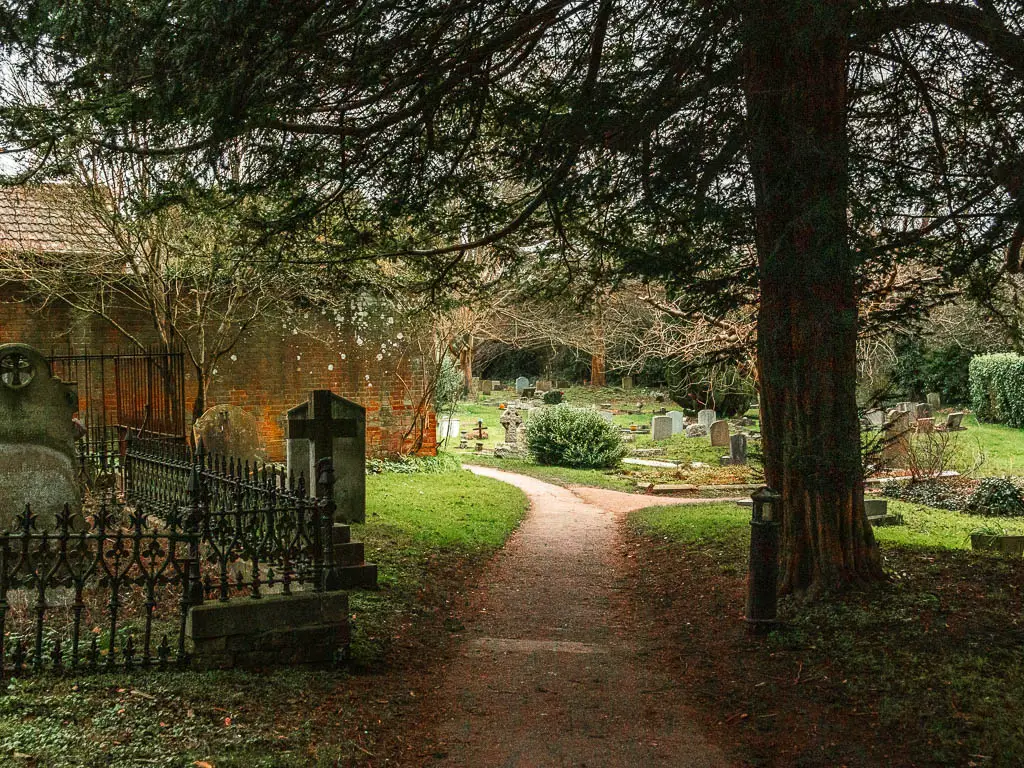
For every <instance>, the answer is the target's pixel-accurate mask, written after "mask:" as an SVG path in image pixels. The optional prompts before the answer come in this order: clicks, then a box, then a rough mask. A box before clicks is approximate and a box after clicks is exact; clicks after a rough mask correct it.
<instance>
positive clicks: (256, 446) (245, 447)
mask: <svg viewBox="0 0 1024 768" xmlns="http://www.w3.org/2000/svg"><path fill="white" fill-rule="evenodd" d="M192 432H193V434H194V435H195V439H196V444H197V445H198V444H199V443H200V442H202V444H203V447H204V449H205V450H206V452H207V453H209V454H213V455H219V456H228V457H233V458H235V459H238V460H240V461H248V462H249V463H250V464H253V463H254V462H256V461H263V460H264V458H265V454H264V452H263V443H262V441H261V440H260V427H259V422H257V421H256V417H255V416H253V415H252V414H251V413H249V412H248V411H247V410H245V409H244V408H240V407H239V406H237V405H215V406H213V408H210V409H208V410H207V411H206V413H204V414H203V415H202V416H200V417H199V419H198V420H197V421H196V423H195V424H194V425H193V426H192Z"/></svg>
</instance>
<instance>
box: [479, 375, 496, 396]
mask: <svg viewBox="0 0 1024 768" xmlns="http://www.w3.org/2000/svg"><path fill="white" fill-rule="evenodd" d="M493 389H494V382H493V381H491V380H490V379H483V380H482V381H481V382H480V392H481V393H483V394H485V395H489V394H491V390H493Z"/></svg>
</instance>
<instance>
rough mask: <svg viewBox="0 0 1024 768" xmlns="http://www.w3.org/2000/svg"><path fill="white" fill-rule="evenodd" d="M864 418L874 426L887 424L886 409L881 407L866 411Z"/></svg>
mask: <svg viewBox="0 0 1024 768" xmlns="http://www.w3.org/2000/svg"><path fill="white" fill-rule="evenodd" d="M864 418H865V419H866V420H867V422H868V424H870V425H871V426H872V427H882V426H884V425H885V411H883V410H881V409H880V408H872V409H871V410H869V411H864Z"/></svg>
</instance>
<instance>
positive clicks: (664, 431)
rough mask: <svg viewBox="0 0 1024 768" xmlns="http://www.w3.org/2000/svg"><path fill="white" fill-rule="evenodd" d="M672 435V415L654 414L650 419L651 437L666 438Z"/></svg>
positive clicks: (654, 438)
mask: <svg viewBox="0 0 1024 768" xmlns="http://www.w3.org/2000/svg"><path fill="white" fill-rule="evenodd" d="M670 437H672V417H671V416H655V417H654V418H652V419H651V439H652V440H668V439H669V438H670Z"/></svg>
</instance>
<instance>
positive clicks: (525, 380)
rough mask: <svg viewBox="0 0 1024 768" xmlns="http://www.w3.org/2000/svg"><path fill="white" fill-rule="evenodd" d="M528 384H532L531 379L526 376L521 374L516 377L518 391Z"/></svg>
mask: <svg viewBox="0 0 1024 768" xmlns="http://www.w3.org/2000/svg"><path fill="white" fill-rule="evenodd" d="M528 386H530V380H529V379H528V378H526V377H525V376H520V377H519V378H518V379H516V392H522V391H523V390H524V389H526V388H527V387H528Z"/></svg>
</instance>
